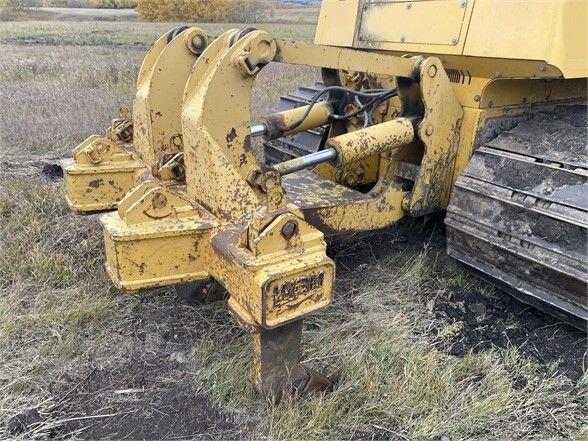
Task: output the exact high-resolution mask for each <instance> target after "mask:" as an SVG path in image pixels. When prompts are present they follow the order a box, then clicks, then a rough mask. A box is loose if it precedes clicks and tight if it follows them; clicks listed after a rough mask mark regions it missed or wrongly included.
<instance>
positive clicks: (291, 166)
mask: <svg viewBox="0 0 588 441" xmlns="http://www.w3.org/2000/svg"><path fill="white" fill-rule="evenodd" d="M336 157H337V151H336V150H335V149H326V150H320V151H318V152H316V153H311V154H310V155H304V156H301V157H299V158H294V159H290V160H289V161H284V162H281V163H279V164H276V165H274V166H273V167H272V170H275V171H277V172H278V173H279V174H280V175H287V174H290V173H294V172H297V171H300V170H303V169H305V168H309V167H313V166H315V165H318V164H322V163H323V162H329V161H332V160H334V159H335V158H336Z"/></svg>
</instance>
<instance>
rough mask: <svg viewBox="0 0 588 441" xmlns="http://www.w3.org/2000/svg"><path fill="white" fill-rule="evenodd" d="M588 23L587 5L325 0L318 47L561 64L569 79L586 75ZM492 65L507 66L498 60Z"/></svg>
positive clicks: (529, 0) (532, 0)
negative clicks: (326, 46)
mask: <svg viewBox="0 0 588 441" xmlns="http://www.w3.org/2000/svg"><path fill="white" fill-rule="evenodd" d="M587 22H588V3H587V2H585V1H584V0H548V1H546V0H525V1H520V0H412V1H402V2H396V1H386V0H326V1H324V2H323V6H322V8H321V14H320V16H319V23H318V25H317V31H316V35H315V41H314V42H315V44H317V45H329V46H331V45H332V46H342V47H354V48H363V49H375V50H385V51H394V52H404V53H411V54H414V53H427V54H438V55H463V56H467V57H474V58H476V59H478V58H493V59H501V60H533V61H535V62H541V64H542V65H543V66H544V67H547V65H549V66H552V67H555V68H556V69H558V70H559V71H560V72H561V73H562V74H563V76H564V77H565V78H579V77H582V78H583V77H585V76H586V69H587V68H588V66H587V60H586V53H587V52H586V51H587V41H588V33H587V31H586V23H587ZM335 29H336V32H335V31H334V30H335ZM403 36H404V38H402V37H403ZM473 61H476V60H473ZM493 64H494V65H495V66H500V63H497V60H493ZM537 67H539V66H538V65H537ZM497 70H498V71H500V70H501V69H500V68H497ZM542 73H544V72H542V71H539V70H535V71H527V72H526V73H525V75H526V76H534V75H537V76H541V74H542Z"/></svg>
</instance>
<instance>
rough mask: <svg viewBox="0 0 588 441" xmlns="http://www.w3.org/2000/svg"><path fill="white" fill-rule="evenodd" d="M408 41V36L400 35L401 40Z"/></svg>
mask: <svg viewBox="0 0 588 441" xmlns="http://www.w3.org/2000/svg"><path fill="white" fill-rule="evenodd" d="M405 41H406V37H405V36H404V35H401V36H400V42H401V43H404V42H405Z"/></svg>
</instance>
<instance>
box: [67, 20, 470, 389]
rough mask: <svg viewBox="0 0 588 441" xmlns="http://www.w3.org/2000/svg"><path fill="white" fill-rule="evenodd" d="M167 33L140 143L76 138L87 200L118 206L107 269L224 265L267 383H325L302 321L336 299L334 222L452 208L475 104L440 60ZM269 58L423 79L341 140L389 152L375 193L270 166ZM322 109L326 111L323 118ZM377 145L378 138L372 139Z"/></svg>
mask: <svg viewBox="0 0 588 441" xmlns="http://www.w3.org/2000/svg"><path fill="white" fill-rule="evenodd" d="M167 40H168V36H167V35H166V36H163V37H162V38H161V39H160V40H158V41H157V42H156V43H155V45H154V47H153V48H152V49H151V51H150V52H149V54H148V55H147V57H146V59H145V62H144V64H143V66H142V68H141V73H140V75H139V81H138V92H137V99H136V101H135V105H134V109H133V111H134V113H133V118H134V125H135V136H134V139H133V144H129V143H126V144H125V143H122V142H119V143H115V142H111V141H108V140H105V139H103V138H99V137H94V138H90V139H89V140H88V141H86V142H85V143H84V144H82V145H81V146H80V147H78V148H77V149H76V150H75V151H74V158H73V159H72V160H69V161H66V162H65V164H64V170H65V175H66V180H65V184H66V191H67V196H68V201H69V202H70V205H71V206H72V207H73V208H74V209H76V210H79V211H83V212H86V211H96V210H106V209H114V208H116V210H115V211H112V212H110V213H107V214H105V215H103V216H102V217H101V222H102V225H103V227H104V237H105V242H106V257H107V264H106V265H107V270H108V273H109V275H110V277H111V278H112V279H113V281H114V283H115V284H116V285H117V286H118V287H120V288H124V289H127V290H138V289H142V288H148V287H154V286H163V285H170V284H176V283H184V282H190V281H195V280H203V279H207V278H209V277H212V278H214V279H215V280H216V281H218V282H219V283H221V284H222V285H223V286H224V287H225V288H226V289H227V291H228V292H229V294H230V299H229V302H228V303H229V308H230V310H231V312H232V313H233V314H234V315H235V316H236V318H237V319H238V320H239V322H240V323H241V324H242V325H243V326H245V327H246V328H247V329H248V330H250V331H251V332H252V335H253V338H254V376H253V378H254V381H255V384H256V386H257V388H258V389H259V390H260V391H262V392H263V393H266V394H280V393H281V391H282V390H283V388H284V387H285V385H291V384H292V383H293V382H294V383H296V381H298V377H300V376H302V377H305V378H308V377H312V378H311V379H310V380H308V381H306V383H305V384H306V385H307V386H306V387H307V390H308V388H311V389H312V388H317V389H318V388H319V386H317V381H316V379H315V377H316V376H314V377H313V375H311V374H314V372H313V371H311V370H308V369H306V370H304V369H303V370H301V369H300V368H299V367H297V363H298V357H299V347H300V333H301V330H302V319H303V318H304V317H305V316H307V315H308V314H311V313H313V312H314V311H317V310H318V309H321V308H323V307H325V306H327V305H328V304H329V303H330V302H331V301H332V298H333V285H334V279H335V264H334V262H333V261H332V260H331V259H330V258H328V257H327V255H326V244H325V241H324V233H331V232H340V231H358V230H368V229H374V228H380V227H384V226H386V225H389V224H391V223H393V222H396V221H397V220H399V219H400V218H402V217H403V216H405V215H406V214H411V215H420V214H423V213H428V212H432V211H436V210H438V209H440V208H444V207H445V206H446V205H447V202H448V198H449V193H450V189H451V185H452V183H453V171H454V164H455V158H456V150H457V145H458V142H459V125H460V121H461V118H462V115H463V111H462V108H461V106H460V104H459V102H458V100H457V98H456V96H455V94H454V92H453V89H452V87H451V85H450V82H449V79H448V78H447V75H446V73H445V71H444V69H443V67H442V65H441V62H440V61H439V60H438V59H437V58H434V57H429V58H423V57H408V58H407V57H398V56H394V55H388V54H382V53H369V52H364V51H358V50H354V49H342V48H336V47H328V46H318V45H312V44H305V43H297V42H291V41H284V40H278V39H275V38H273V37H272V36H271V35H270V34H268V33H266V32H264V31H259V30H245V31H238V30H230V31H228V32H226V33H224V34H223V35H221V36H219V37H218V38H216V39H214V40H213V39H211V38H209V37H208V36H207V35H206V34H205V33H203V32H202V31H201V30H199V29H197V28H190V29H188V30H185V31H184V32H182V33H180V34H179V35H177V36H176V37H175V38H173V39H172V40H171V41H167ZM194 47H196V48H197V50H195V49H194ZM270 62H280V63H288V64H304V65H309V66H316V67H321V68H322V69H323V77H324V81H325V83H326V85H327V86H329V85H336V84H339V80H338V78H337V75H334V74H333V73H334V72H340V71H359V72H364V71H365V70H366V67H369V70H370V74H374V75H382V76H394V77H398V78H406V79H410V81H406V82H399V85H398V95H399V99H400V106H401V108H400V109H399V113H400V114H401V115H403V118H398V119H393V120H390V121H389V122H385V123H383V124H379V125H376V126H373V128H371V130H356V131H350V132H349V133H343V134H339V135H338V136H335V134H332V136H331V137H330V139H329V141H328V144H327V146H331V147H332V148H333V151H334V152H335V154H336V159H335V160H333V161H332V162H331V166H332V167H341V166H342V165H349V164H352V163H354V162H356V161H360V160H362V159H365V158H366V157H368V156H369V157H371V158H375V160H376V163H377V164H378V170H379V172H378V180H377V182H376V183H375V185H374V186H373V188H372V189H371V190H370V191H369V192H367V193H361V192H359V191H356V190H353V189H351V188H348V187H345V186H343V185H340V184H338V183H337V182H334V181H332V180H330V179H328V178H327V177H325V176H321V175H320V174H318V173H314V172H312V171H308V170H302V171H299V172H296V173H292V174H287V175H286V174H283V175H282V173H281V172H280V169H279V167H276V168H274V169H270V168H267V167H265V166H264V165H262V164H259V163H258V161H257V160H256V157H255V155H254V152H253V150H252V140H251V138H252V134H251V133H252V132H251V130H252V126H253V123H252V117H251V89H252V86H253V82H254V80H255V77H256V75H257V74H258V73H259V72H260V70H261V69H262V68H263V67H264V66H265V65H267V64H268V63H270ZM170 63H172V64H171V65H170ZM160 69H164V73H165V74H164V75H162V74H161V70H160ZM163 84H165V87H166V88H167V89H166V93H165V94H162V93H161V90H162V89H161V86H162V85H163ZM168 91H169V93H168ZM441 108H442V109H443V111H440V110H441ZM162 109H165V112H164V111H163V110H162ZM157 112H160V113H161V115H157ZM324 113H325V111H324V109H318V110H317V111H316V114H317V115H318V116H317V121H318V120H321V118H323V119H324V116H325V115H324ZM321 115H322V116H321ZM286 116H287V115H282V116H281V117H283V118H285V120H288V118H286ZM289 117H290V120H291V119H292V115H290V116H289ZM317 124H318V123H317ZM366 143H367V145H369V146H370V148H361V146H362V145H366ZM415 143H418V144H419V145H422V146H424V147H423V153H422V155H423V156H422V161H421V167H420V169H419V170H418V176H416V179H415V185H414V187H413V188H411V189H406V188H404V187H402V186H401V185H400V184H399V182H398V179H397V178H395V176H396V174H395V171H396V167H397V166H398V159H399V158H401V157H402V156H403V155H404V153H405V152H406V151H407V150H410V149H412V148H414V145H415ZM104 146H106V147H104ZM93 155H94V156H93ZM97 180H98V181H97ZM309 372H310V373H311V374H309ZM293 377H295V378H293ZM319 382H320V381H319ZM325 384H326V385H327V387H328V383H325Z"/></svg>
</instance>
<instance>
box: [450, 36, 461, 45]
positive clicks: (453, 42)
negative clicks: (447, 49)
mask: <svg viewBox="0 0 588 441" xmlns="http://www.w3.org/2000/svg"><path fill="white" fill-rule="evenodd" d="M458 41H459V39H458V38H457V37H453V38H452V39H451V44H457V42H458Z"/></svg>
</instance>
